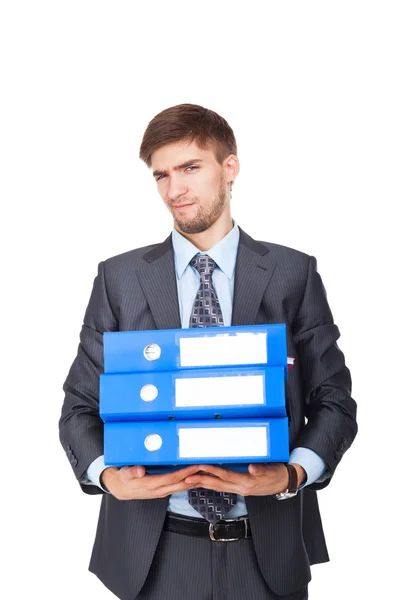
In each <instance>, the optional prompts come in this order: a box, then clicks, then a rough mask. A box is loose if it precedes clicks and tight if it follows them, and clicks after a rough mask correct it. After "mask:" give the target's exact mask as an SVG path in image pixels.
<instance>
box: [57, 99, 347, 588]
mask: <svg viewBox="0 0 410 600" xmlns="http://www.w3.org/2000/svg"><path fill="white" fill-rule="evenodd" d="M140 158H141V159H142V160H143V161H144V162H145V163H146V165H147V166H148V167H149V169H150V171H151V173H152V176H153V178H154V181H155V185H156V186H157V188H158V192H159V194H160V196H161V198H162V200H163V202H164V204H165V206H166V207H167V208H168V210H169V211H170V213H171V215H172V218H173V222H174V228H173V230H172V232H171V234H170V236H169V237H168V238H167V239H166V240H165V241H164V242H162V243H157V244H153V245H150V246H147V247H144V248H138V249H136V250H132V251H130V252H126V253H124V254H121V255H118V256H115V257H112V258H109V259H108V260H106V261H103V262H101V263H100V264H99V266H98V274H97V276H96V278H95V280H94V286H93V289H92V293H91V298H90V301H89V304H88V307H87V309H86V313H85V317H84V324H83V327H82V330H81V333H80V344H79V347H78V353H77V356H76V358H75V360H74V362H73V364H72V366H71V369H70V371H69V373H68V376H67V379H66V381H65V383H64V392H65V399H64V403H63V407H62V414H61V418H60V422H59V428H60V440H61V443H62V445H63V448H64V450H65V452H66V454H67V457H68V458H69V461H70V463H71V466H72V468H73V471H74V474H75V476H76V478H77V480H78V481H79V484H80V486H81V488H82V490H83V491H84V492H85V493H88V494H102V502H101V508H100V515H99V520H98V526H97V532H96V538H95V543H94V548H93V552H92V556H91V562H90V567H89V568H90V571H92V572H93V573H95V574H96V575H97V577H99V579H100V580H101V581H102V582H103V583H104V584H105V586H106V587H107V588H108V589H109V590H111V591H112V592H113V594H115V595H116V596H118V598H120V599H121V600H134V599H135V598H138V600H140V599H146V598H159V599H161V600H167V599H169V600H182V599H188V600H191V599H192V600H193V599H195V600H210V599H214V600H215V599H218V600H219V599H221V600H222V598H223V599H232V600H233V599H239V600H252V599H255V600H263V599H265V598H276V599H282V600H305V599H306V598H308V583H309V581H310V578H311V574H310V565H312V564H315V563H319V562H325V561H327V560H329V558H328V553H327V549H326V543H325V538H324V534H323V530H322V524H321V518H320V513H319V508H318V502H317V490H320V489H322V488H324V487H325V486H327V485H328V484H329V482H330V481H331V479H332V477H333V475H334V473H335V470H336V467H337V465H338V464H339V462H340V460H341V458H342V456H343V454H344V453H345V452H346V450H347V449H348V448H349V447H350V445H351V444H352V442H353V440H354V438H355V436H356V433H357V424H356V403H355V401H354V400H353V399H352V397H351V378H350V373H349V370H348V369H347V367H346V365H345V361H344V356H343V354H342V352H341V351H340V349H339V347H338V345H337V340H338V338H339V335H340V334H339V331H338V328H337V326H336V325H335V324H334V322H333V317H332V313H331V310H330V308H329V305H328V303H327V299H326V292H325V289H324V287H323V284H322V281H321V278H320V275H319V274H318V272H317V270H316V260H315V258H314V257H312V256H309V255H307V254H304V253H303V252H300V251H297V250H293V249H291V248H287V247H285V246H280V245H278V244H274V243H272V242H259V241H255V240H254V239H252V237H250V235H248V234H247V233H245V231H243V229H241V228H240V227H239V226H238V224H237V223H236V222H235V221H234V220H233V219H232V215H231V206H230V201H231V195H232V186H233V184H234V181H235V179H236V177H237V175H238V173H239V161H238V157H237V147H236V141H235V136H234V133H233V131H232V129H231V127H230V126H229V124H228V123H227V121H226V120H225V119H224V118H222V117H221V116H220V115H218V114H216V113H215V112H213V111H211V110H208V109H205V108H203V107H201V106H197V105H191V104H182V105H178V106H174V107H171V108H168V109H166V110H164V111H162V112H161V113H159V114H158V115H156V116H155V117H154V118H153V119H152V120H151V121H150V123H149V124H148V127H147V129H146V131H145V134H144V137H143V140H142V144H141V148H140ZM252 200H253V202H255V203H256V202H257V199H256V198H255V199H252ZM263 323H285V324H286V329H287V350H288V355H290V356H294V357H295V364H294V366H293V368H292V369H291V370H290V371H289V377H288V380H287V382H286V402H287V410H288V417H289V423H290V424H289V437H290V451H291V453H290V460H289V463H288V464H284V463H271V464H264V465H262V464H257V465H256V464H255V465H249V468H248V472H245V473H237V472H233V471H230V470H227V469H222V468H220V467H218V466H215V465H205V464H197V465H191V466H189V467H186V468H183V469H180V470H178V471H176V472H175V473H171V474H161V475H152V474H148V473H146V471H145V469H144V466H143V465H130V466H128V467H122V468H119V469H118V468H116V467H112V466H109V465H105V463H104V456H103V423H102V421H101V419H100V417H99V396H98V394H99V376H100V374H101V373H102V372H103V352H102V337H103V332H104V331H131V330H147V329H172V328H179V327H207V326H215V327H217V326H220V325H225V326H229V325H248V324H263ZM329 593H330V595H331V590H330V591H329Z"/></svg>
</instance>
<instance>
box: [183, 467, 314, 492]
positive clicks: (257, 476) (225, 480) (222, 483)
mask: <svg viewBox="0 0 410 600" xmlns="http://www.w3.org/2000/svg"><path fill="white" fill-rule="evenodd" d="M294 467H295V468H296V470H297V472H298V485H301V484H302V483H303V482H304V481H305V479H306V473H305V471H304V469H303V468H302V467H301V466H300V465H296V464H295V465H294ZM200 470H201V471H205V472H206V473H203V474H202V473H199V472H198V473H195V474H194V475H190V476H189V477H187V478H186V479H185V481H186V483H189V484H190V485H192V487H193V488H205V489H208V490H215V491H217V492H231V493H234V494H240V495H241V496H270V495H273V494H279V493H280V492H283V491H285V490H286V489H287V486H288V482H289V477H288V471H287V469H286V467H285V465H284V464H283V463H269V464H250V465H249V467H248V471H249V472H248V473H237V472H236V471H229V470H227V469H222V468H221V467H218V466H216V465H200Z"/></svg>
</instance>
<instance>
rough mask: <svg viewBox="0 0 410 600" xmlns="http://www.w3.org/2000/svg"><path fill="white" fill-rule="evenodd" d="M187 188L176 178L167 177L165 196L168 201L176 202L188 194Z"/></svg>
mask: <svg viewBox="0 0 410 600" xmlns="http://www.w3.org/2000/svg"><path fill="white" fill-rule="evenodd" d="M188 189H189V188H188V186H187V185H186V184H185V183H183V182H182V181H181V179H180V178H178V177H174V178H172V177H169V179H168V190H167V196H168V198H169V199H170V200H174V201H175V200H178V198H181V197H183V196H185V195H186V194H187V193H188Z"/></svg>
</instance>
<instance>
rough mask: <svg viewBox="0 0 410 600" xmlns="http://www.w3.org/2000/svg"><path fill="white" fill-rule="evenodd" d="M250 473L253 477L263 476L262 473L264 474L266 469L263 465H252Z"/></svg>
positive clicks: (249, 468)
mask: <svg viewBox="0 0 410 600" xmlns="http://www.w3.org/2000/svg"><path fill="white" fill-rule="evenodd" d="M248 471H249V473H250V474H251V475H262V473H263V472H264V468H263V465H254V464H251V465H249V467H248Z"/></svg>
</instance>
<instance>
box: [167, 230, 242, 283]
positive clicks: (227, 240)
mask: <svg viewBox="0 0 410 600" xmlns="http://www.w3.org/2000/svg"><path fill="white" fill-rule="evenodd" d="M233 224H234V225H233V227H232V229H231V230H230V232H229V233H227V234H226V236H225V237H224V238H222V239H221V240H219V242H217V243H216V244H215V246H212V248H210V249H209V250H207V251H206V252H201V251H200V250H198V248H197V247H196V246H194V244H193V243H192V242H190V241H189V240H187V239H186V238H185V237H184V236H183V235H181V234H180V233H179V231H177V230H176V229H175V228H174V229H173V230H172V245H173V248H174V254H175V270H176V273H177V276H178V279H181V277H182V275H183V273H184V271H185V269H186V268H187V266H188V265H189V262H190V260H191V259H192V258H193V257H194V256H195V255H196V254H208V256H210V257H211V258H213V259H214V261H215V262H216V264H217V265H218V267H219V268H220V269H221V270H222V271H223V272H224V273H225V275H226V276H227V277H228V278H229V279H232V277H233V273H234V270H235V263H236V254H237V251H238V244H239V228H238V225H237V224H236V223H235V221H233Z"/></svg>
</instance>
